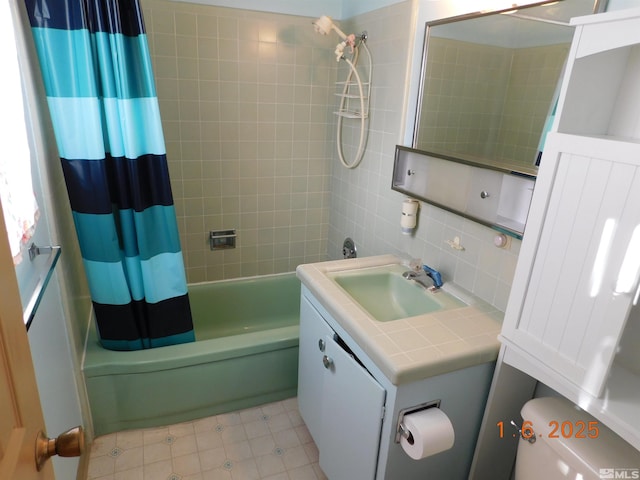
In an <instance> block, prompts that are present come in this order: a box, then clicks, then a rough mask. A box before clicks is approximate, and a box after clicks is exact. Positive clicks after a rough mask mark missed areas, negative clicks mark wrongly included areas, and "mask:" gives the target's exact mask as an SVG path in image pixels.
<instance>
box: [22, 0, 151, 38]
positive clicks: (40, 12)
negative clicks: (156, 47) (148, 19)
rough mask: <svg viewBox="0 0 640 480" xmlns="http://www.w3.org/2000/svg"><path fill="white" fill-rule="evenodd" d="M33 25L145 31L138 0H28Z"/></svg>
mask: <svg viewBox="0 0 640 480" xmlns="http://www.w3.org/2000/svg"><path fill="white" fill-rule="evenodd" d="M25 4H26V6H27V13H28V15H29V22H30V23H31V27H33V28H56V29H60V30H81V29H88V30H89V31H90V32H93V33H95V32H106V33H111V34H113V33H121V34H123V35H127V36H132V37H135V36H138V35H141V34H144V33H145V29H144V20H143V17H142V9H141V8H140V4H139V3H138V1H137V0H117V1H105V0H25Z"/></svg>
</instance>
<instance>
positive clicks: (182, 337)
mask: <svg viewBox="0 0 640 480" xmlns="http://www.w3.org/2000/svg"><path fill="white" fill-rule="evenodd" d="M195 341H196V336H195V333H194V331H193V330H191V331H189V332H185V333H177V334H175V335H169V336H167V337H160V338H152V339H151V348H154V347H166V346H167V345H177V344H179V343H189V342H195Z"/></svg>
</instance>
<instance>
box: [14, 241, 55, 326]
mask: <svg viewBox="0 0 640 480" xmlns="http://www.w3.org/2000/svg"><path fill="white" fill-rule="evenodd" d="M46 253H48V254H49V259H48V263H49V264H48V266H47V271H46V273H45V274H44V275H43V276H41V277H40V278H39V279H38V283H37V284H36V287H35V288H34V290H33V294H31V298H30V299H29V302H28V303H27V306H26V307H25V309H24V313H23V314H22V319H23V320H24V323H25V325H26V326H27V331H28V330H29V327H30V326H31V322H33V317H35V315H36V310H38V306H39V305H40V301H41V300H42V296H43V295H44V290H45V289H46V288H47V284H48V283H49V280H50V279H51V275H52V274H53V270H54V268H56V263H57V262H58V258H60V254H61V253H62V247H60V246H59V245H49V246H46V247H38V246H36V244H35V243H32V244H31V246H30V247H29V260H31V261H32V262H33V261H34V260H35V258H36V257H37V256H38V255H44V254H46Z"/></svg>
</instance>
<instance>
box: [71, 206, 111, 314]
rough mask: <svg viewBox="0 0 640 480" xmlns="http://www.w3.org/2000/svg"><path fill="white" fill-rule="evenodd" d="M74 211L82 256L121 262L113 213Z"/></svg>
mask: <svg viewBox="0 0 640 480" xmlns="http://www.w3.org/2000/svg"><path fill="white" fill-rule="evenodd" d="M72 213H73V221H74V223H75V225H76V232H77V234H78V241H79V243H80V249H81V250H82V257H83V258H84V259H85V260H88V261H93V262H108V263H112V262H120V260H121V253H120V244H119V242H118V233H117V230H116V224H115V221H114V218H113V215H111V214H105V215H95V214H91V213H79V212H72ZM100 303H108V302H100Z"/></svg>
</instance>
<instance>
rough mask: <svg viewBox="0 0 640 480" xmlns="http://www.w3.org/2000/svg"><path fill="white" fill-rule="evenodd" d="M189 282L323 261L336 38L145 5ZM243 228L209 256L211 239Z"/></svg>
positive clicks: (266, 21) (277, 20) (262, 20)
mask: <svg viewBox="0 0 640 480" xmlns="http://www.w3.org/2000/svg"><path fill="white" fill-rule="evenodd" d="M143 9H144V15H145V22H146V26H147V33H148V38H149V43H150V49H151V53H152V62H153V67H154V71H155V75H156V84H157V89H158V98H159V101H160V109H161V115H162V118H163V126H164V133H165V140H166V145H167V156H168V160H169V166H170V175H171V182H172V188H173V193H174V201H175V204H176V209H177V216H178V222H179V230H180V234H181V239H182V247H183V252H184V257H185V265H186V270H187V278H188V281H189V282H198V281H205V280H218V279H223V278H234V277H241V276H253V275H263V274H270V273H279V272H285V271H292V270H294V269H295V267H296V266H297V265H298V264H299V263H305V262H315V261H319V260H324V259H325V258H326V251H327V231H328V227H327V226H328V216H329V212H328V208H329V203H328V201H329V173H330V170H329V165H330V159H331V156H332V154H333V148H334V145H333V143H332V142H331V140H332V138H333V134H334V129H333V126H332V122H333V121H334V120H333V118H332V116H331V115H330V113H329V109H330V108H331V105H332V104H333V83H334V82H333V80H334V77H335V70H336V65H335V63H336V62H335V59H334V57H333V54H332V52H333V49H334V45H335V39H334V38H330V37H322V36H320V35H316V34H315V33H314V30H313V27H312V25H311V18H307V17H300V16H293V15H281V14H270V13H263V12H253V11H249V10H240V9H232V8H222V7H213V6H205V5H196V4H190V3H185V2H169V1H163V0H146V1H144V2H143ZM217 229H236V230H237V235H238V237H237V248H235V249H233V250H227V251H211V250H210V249H209V245H208V232H209V231H210V230H217Z"/></svg>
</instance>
